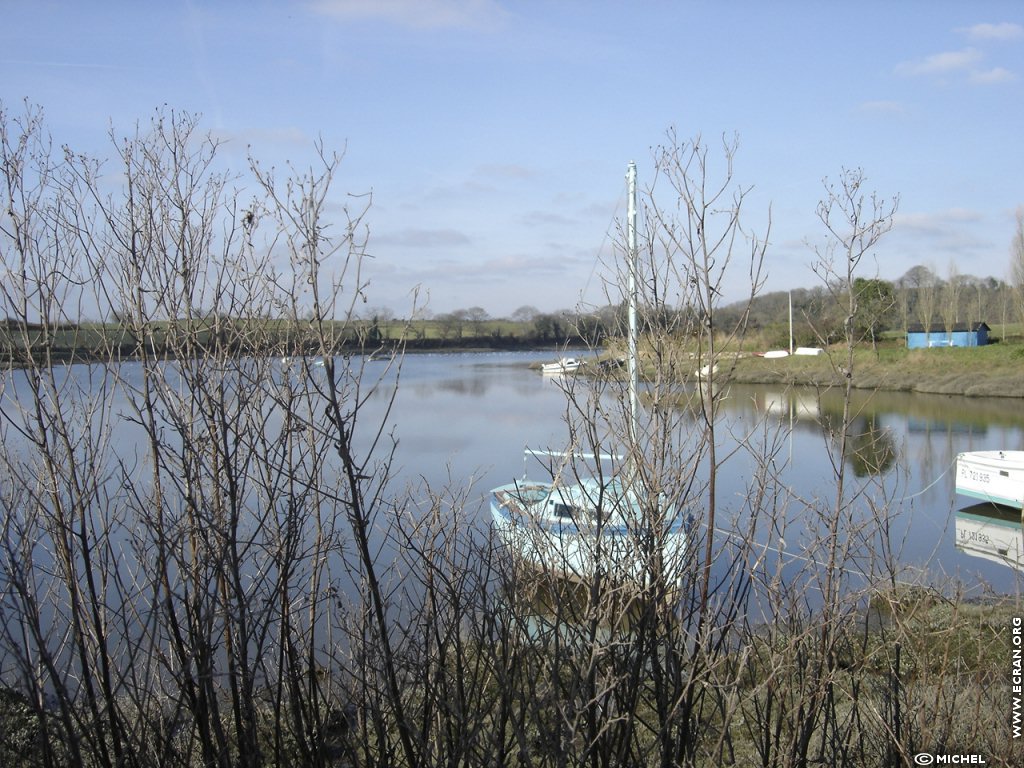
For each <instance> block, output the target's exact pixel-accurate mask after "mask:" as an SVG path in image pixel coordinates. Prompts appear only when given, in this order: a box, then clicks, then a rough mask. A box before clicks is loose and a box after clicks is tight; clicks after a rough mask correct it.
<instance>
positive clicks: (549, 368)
mask: <svg viewBox="0 0 1024 768" xmlns="http://www.w3.org/2000/svg"><path fill="white" fill-rule="evenodd" d="M584 365H586V361H585V360H580V359H579V358H578V357H563V358H560V359H559V360H557V361H556V362H554V363H544V365H542V366H541V367H540V372H541V373H544V374H548V375H555V376H557V375H559V374H563V373H576V371H578V370H579V369H580V368H582V367H583V366H584Z"/></svg>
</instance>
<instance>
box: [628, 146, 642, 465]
mask: <svg viewBox="0 0 1024 768" xmlns="http://www.w3.org/2000/svg"><path fill="white" fill-rule="evenodd" d="M626 182H627V186H628V188H629V202H628V203H627V205H626V250H627V251H628V253H627V254H626V256H627V261H628V262H629V283H628V291H629V296H628V297H627V298H628V302H629V329H628V330H629V332H628V338H627V340H626V365H627V371H628V372H629V449H630V451H631V452H632V451H634V450H635V449H636V440H637V428H636V413H637V402H636V401H637V388H638V384H639V378H640V376H639V372H638V370H637V329H636V261H637V248H636V163H635V162H630V164H629V168H628V170H627V171H626Z"/></svg>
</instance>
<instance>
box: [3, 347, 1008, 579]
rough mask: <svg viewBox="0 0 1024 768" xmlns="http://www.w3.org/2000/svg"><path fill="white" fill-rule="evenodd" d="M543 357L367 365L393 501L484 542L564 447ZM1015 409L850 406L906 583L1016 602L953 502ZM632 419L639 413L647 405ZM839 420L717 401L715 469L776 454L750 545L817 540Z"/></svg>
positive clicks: (999, 540) (924, 401) (868, 399)
mask: <svg viewBox="0 0 1024 768" xmlns="http://www.w3.org/2000/svg"><path fill="white" fill-rule="evenodd" d="M553 357H554V354H553V353H548V354H545V353H543V352H481V353H441V354H410V355H407V356H406V357H405V359H404V360H403V361H402V363H401V366H400V375H398V374H397V371H398V370H399V366H397V365H395V366H390V367H389V364H388V363H387V362H367V363H365V368H364V373H365V375H366V378H367V379H372V378H374V377H375V376H380V377H381V385H380V387H379V388H378V390H377V391H376V393H375V394H374V395H373V396H371V397H370V398H369V400H368V402H367V404H366V409H365V411H366V412H365V413H363V414H362V416H361V418H360V422H361V424H363V425H367V426H369V425H373V424H374V422H375V421H376V420H378V419H383V418H384V417H385V411H386V408H387V406H388V404H389V403H390V394H391V393H392V392H393V391H394V387H395V385H396V381H397V394H396V396H395V399H394V402H393V405H391V410H390V414H389V415H388V416H387V419H388V421H389V423H390V428H391V430H392V432H393V435H394V436H395V438H396V439H397V441H398V444H397V449H396V452H395V462H396V463H395V472H394V477H393V481H392V484H391V488H392V489H394V490H395V492H396V493H402V492H404V490H403V489H405V488H408V487H413V488H414V489H415V488H416V487H417V486H421V487H422V486H423V485H424V483H425V484H426V485H429V486H430V487H432V488H434V489H440V488H445V487H447V488H453V489H458V490H460V491H462V492H464V498H465V499H466V500H467V503H466V512H467V514H469V515H470V517H471V519H473V520H474V521H475V522H476V523H477V524H478V525H479V526H480V527H481V529H483V528H485V527H486V526H487V525H489V520H490V514H489V509H488V497H487V491H488V489H490V488H494V487H496V486H498V485H502V484H505V483H508V482H510V481H512V480H513V479H515V478H518V477H522V476H523V474H524V473H525V472H527V471H529V472H531V473H533V472H534V470H536V466H533V467H532V468H531V467H530V466H528V465H527V464H526V462H525V461H524V449H525V448H542V449H544V448H549V449H555V450H564V449H565V448H566V447H567V445H566V443H567V431H568V430H567V427H566V422H565V413H566V402H567V395H566V391H565V390H566V384H565V382H559V381H558V379H557V378H551V377H545V376H543V375H542V374H540V373H539V371H537V370H535V369H533V368H531V364H532V363H537V362H541V361H545V360H550V359H552V358H553ZM124 365H125V366H128V367H131V366H137V364H135V363H126V364H124ZM378 366H379V367H378ZM74 369H76V370H73V371H71V372H70V374H69V375H71V376H73V377H75V378H77V379H79V380H81V381H82V382H86V381H90V380H91V379H89V378H88V377H89V375H90V373H89V369H88V367H86V366H75V367H74ZM77 369H80V370H77ZM321 370H322V369H321ZM124 375H126V376H128V377H130V376H131V375H132V374H131V371H130V370H128V371H127V372H125V373H124ZM100 378H101V377H97V380H100ZM19 380H20V377H19V376H18V375H15V376H13V377H12V378H11V380H10V382H11V383H13V384H14V390H13V391H12V390H10V389H8V390H6V393H5V395H4V397H5V399H6V402H7V405H6V406H5V407H10V400H9V398H11V397H12V396H13V397H14V398H17V390H18V387H19V384H18V382H19ZM82 386H85V388H86V391H87V390H88V385H82ZM1019 405H1020V404H1019V402H1018V401H1016V400H1006V399H979V398H964V397H950V396H938V395H920V394H909V393H887V392H876V393H870V394H869V393H862V392H857V393H856V397H855V402H854V403H853V406H854V412H855V413H856V419H855V421H854V431H855V432H857V433H858V434H859V435H861V436H862V437H860V438H858V441H857V444H856V447H857V449H858V450H857V453H856V456H855V458H854V459H853V460H852V461H851V463H850V465H849V467H848V469H849V474H850V476H851V486H857V484H863V483H865V482H867V481H870V483H869V484H870V485H871V486H872V488H873V494H874V497H875V498H876V499H877V498H878V497H881V498H882V499H883V501H884V502H885V506H884V508H883V509H884V512H883V514H884V516H885V517H886V520H885V523H886V527H887V529H888V533H889V544H890V545H891V548H892V552H893V559H894V560H895V561H896V562H897V563H898V564H899V565H900V566H901V567H902V568H904V569H907V570H906V573H905V574H904V575H906V576H908V577H911V578H922V579H924V580H925V581H928V582H930V583H934V584H948V583H950V582H951V580H956V581H959V582H960V583H962V584H963V586H964V588H965V589H966V590H967V592H968V594H969V595H971V594H976V595H981V594H984V593H985V592H986V591H987V590H994V591H996V592H999V593H1012V592H1015V591H1017V590H1018V589H1019V588H1020V587H1021V586H1024V582H1022V580H1021V575H1022V572H1024V555H1022V554H1021V553H1022V551H1024V541H1022V531H1021V525H1020V518H1019V516H1016V515H1014V514H1004V515H1003V519H995V517H993V515H994V508H991V507H989V508H979V507H973V508H971V507H969V505H970V504H971V503H972V502H971V501H970V500H969V499H966V498H964V497H958V496H957V495H956V493H955V483H954V480H955V472H954V465H955V460H956V456H957V454H958V453H959V452H962V451H972V450H983V449H1020V448H1022V447H1024V413H1022V409H1021V408H1020V407H1019ZM641 407H642V408H644V407H647V405H646V403H645V402H644V400H643V398H641ZM121 410H123V409H120V408H119V407H118V406H116V404H115V406H114V407H112V408H111V409H110V411H109V413H110V414H113V415H114V416H115V417H116V415H117V414H118V413H120V412H121ZM841 413H842V402H841V400H840V399H839V398H838V397H837V396H836V395H834V394H833V393H818V392H816V391H814V390H812V389H794V390H790V391H786V390H784V389H782V388H779V387H774V388H771V387H757V386H736V385H733V386H730V387H728V389H727V390H725V393H724V397H723V399H722V411H721V424H722V429H721V430H720V434H721V435H724V436H725V437H724V438H723V439H724V443H723V446H722V450H721V451H720V455H724V454H726V453H729V452H730V449H731V448H732V447H734V446H732V445H730V444H729V441H734V442H735V441H736V440H737V439H738V438H737V437H736V436H738V435H754V437H752V438H751V439H750V442H752V443H755V444H757V443H759V441H760V442H761V443H771V444H773V445H775V448H776V454H775V456H774V458H773V461H772V466H773V467H774V468H775V470H776V471H777V473H778V476H779V478H780V480H781V487H782V488H783V489H785V492H786V503H785V504H784V505H782V508H781V512H780V514H781V516H782V518H783V522H784V523H786V524H788V525H790V526H791V527H790V529H789V530H787V531H785V532H780V531H778V530H774V531H772V532H771V533H763V534H760V533H759V534H758V535H760V536H763V545H764V546H765V547H769V548H773V549H783V548H784V549H785V550H786V551H787V552H788V553H790V554H791V555H792V556H793V557H799V556H800V552H801V549H802V540H803V539H804V538H805V537H806V536H807V535H813V533H814V532H813V531H811V532H810V534H808V532H807V530H805V528H806V524H805V523H804V522H800V521H798V520H797V519H796V517H797V513H796V512H794V511H793V510H796V509H797V508H799V507H800V506H801V505H806V504H807V503H819V504H820V505H821V506H822V507H823V508H825V509H828V508H829V505H830V504H831V503H832V502H830V500H829V499H830V496H834V494H835V491H834V479H833V478H834V471H833V467H832V464H831V461H830V453H829V450H828V448H829V445H830V440H831V441H833V443H834V438H830V437H829V430H830V428H834V426H835V425H836V424H837V423H838V421H839V419H840V417H841ZM12 436H13V432H10V431H9V432H8V438H12ZM12 439H13V438H12ZM141 439H142V435H141V432H140V431H139V430H138V428H137V427H131V426H129V425H127V423H126V424H123V425H121V426H117V425H115V426H114V434H113V441H112V442H113V443H114V444H116V445H117V446H118V447H119V448H118V450H119V452H123V453H127V455H128V456H129V457H130V456H131V455H134V456H136V457H137V456H141V455H142V454H144V452H145V450H144V446H143V445H142V442H141ZM7 447H8V448H9V449H10V448H11V446H7ZM356 447H357V448H358V447H359V443H358V441H357V444H356ZM122 458H124V457H123V456H122ZM756 463H757V462H756V461H755V459H754V458H752V457H751V456H750V455H748V454H747V453H745V452H743V451H740V452H738V453H736V454H735V455H732V456H731V457H730V458H729V459H728V460H726V461H725V462H724V463H723V464H722V465H721V466H720V472H719V482H720V487H719V499H720V500H721V501H720V504H721V507H722V508H723V509H725V510H726V511H728V510H729V509H731V508H732V509H737V510H741V511H739V512H737V513H736V514H737V517H736V518H735V519H734V524H733V525H732V526H731V527H730V528H729V532H730V534H731V535H743V533H742V532H743V524H744V523H743V520H742V519H741V518H742V514H743V513H742V507H743V499H744V497H745V495H746V494H747V493H748V487H749V485H750V482H751V477H752V475H753V473H754V471H755V468H756ZM413 492H414V494H415V493H417V492H418V491H416V490H414V491H413ZM727 527H728V526H727ZM777 527H778V526H776V528H777ZM986 550H987V552H986ZM1000 550H1005V552H1002V553H1000Z"/></svg>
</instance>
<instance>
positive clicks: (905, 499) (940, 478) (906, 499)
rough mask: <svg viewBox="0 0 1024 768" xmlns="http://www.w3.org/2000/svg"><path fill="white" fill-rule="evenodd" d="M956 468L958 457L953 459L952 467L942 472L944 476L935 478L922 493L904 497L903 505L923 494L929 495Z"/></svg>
mask: <svg viewBox="0 0 1024 768" xmlns="http://www.w3.org/2000/svg"><path fill="white" fill-rule="evenodd" d="M955 466H956V457H955V456H954V457H953V461H952V463H950V465H949V466H948V467H946V468H945V469H944V470H942V474H941V475H939V476H938V477H936V478H935V479H934V480H932V482H930V483H929V484H928V485H926V486H925V487H924V488H922V489H921V490H920V491H918V492H917V493H913V494H911V495H910V496H904V497H903V499H902V501H901V503H902V502H903V501H910V500H911V499H914V498H917V497H918V496H920V495H921V494H923V493H927V492H928V491H930V490H931V489H932V488H934V487H935V485H936V484H937V483H938V482H939V481H940V480H942V478H944V477H945V476H946V475H948V474H949V470H951V469H952V468H953V467H955Z"/></svg>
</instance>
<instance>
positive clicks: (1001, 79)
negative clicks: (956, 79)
mask: <svg viewBox="0 0 1024 768" xmlns="http://www.w3.org/2000/svg"><path fill="white" fill-rule="evenodd" d="M1016 79H1017V76H1016V75H1015V74H1013V72H1011V71H1010V70H1008V69H1004V68H1003V67H993V68H992V69H987V70H985V71H983V72H973V73H971V82H972V83H982V84H985V83H1008V82H1010V81H1011V80H1016Z"/></svg>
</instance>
